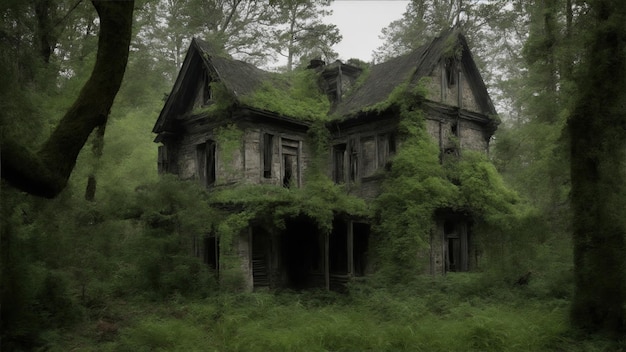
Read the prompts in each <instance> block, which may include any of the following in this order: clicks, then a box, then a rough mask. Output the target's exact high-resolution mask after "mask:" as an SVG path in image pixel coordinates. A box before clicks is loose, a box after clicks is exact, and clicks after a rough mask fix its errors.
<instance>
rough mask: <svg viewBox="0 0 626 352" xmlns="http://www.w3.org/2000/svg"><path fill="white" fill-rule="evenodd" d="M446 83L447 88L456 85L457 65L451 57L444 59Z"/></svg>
mask: <svg viewBox="0 0 626 352" xmlns="http://www.w3.org/2000/svg"><path fill="white" fill-rule="evenodd" d="M445 67H446V83H448V88H450V87H454V85H456V80H457V75H458V71H457V65H456V61H455V60H454V59H453V58H448V59H446V64H445Z"/></svg>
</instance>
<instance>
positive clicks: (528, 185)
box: [0, 0, 626, 351]
mask: <svg viewBox="0 0 626 352" xmlns="http://www.w3.org/2000/svg"><path fill="white" fill-rule="evenodd" d="M95 3H97V2H95ZM329 4H330V1H327V0H274V1H262V0H259V1H246V0H210V1H206V0H159V1H136V2H135V3H134V13H133V26H132V30H133V33H132V37H131V38H132V39H131V43H130V46H129V56H128V63H127V66H126V69H125V74H124V78H123V81H122V83H121V88H120V90H119V92H118V93H117V96H116V98H115V102H114V104H113V106H112V108H111V110H110V113H109V114H108V117H107V119H105V121H107V120H108V122H106V123H100V124H98V125H97V126H96V127H95V128H93V133H91V136H90V137H89V139H88V140H87V142H86V144H85V145H84V147H83V148H82V150H81V151H80V154H79V155H78V158H77V160H76V164H75V166H74V167H73V171H72V173H71V177H70V178H69V181H68V183H67V186H66V187H65V188H64V189H63V191H62V192H61V193H60V194H58V195H57V196H55V197H54V198H52V199H46V198H40V197H36V196H32V195H30V194H28V193H27V192H22V191H20V190H19V189H18V188H16V187H14V185H12V184H10V183H8V182H5V181H3V183H2V187H1V190H0V196H1V202H2V209H1V213H2V220H1V236H2V237H1V256H2V257H1V260H2V277H1V280H2V284H1V294H2V302H1V304H2V305H1V311H0V313H1V317H0V318H1V323H2V326H1V338H2V340H1V345H0V348H1V349H2V350H3V351H4V350H6V351H11V350H52V351H56V350H58V351H65V350H94V351H100V350H103V351H107V350H116V351H119V350H156V349H161V350H181V351H182V350H185V351H188V350H246V351H254V350H259V351H261V350H263V351H267V350H290V351H291V350H308V351H310V350H428V351H437V350H441V351H449V350H476V351H486V350H493V351H500V350H519V351H528V350H556V351H564V350H567V351H572V350H580V351H593V350H597V351H602V350H614V349H619V348H623V347H624V346H622V345H621V342H620V341H622V340H623V336H624V335H623V332H624V327H625V326H626V325H625V322H624V312H623V305H624V297H625V296H626V291H625V288H624V285H623V282H624V270H625V268H624V264H625V263H624V259H623V258H621V257H623V253H624V252H623V251H624V249H625V248H624V234H625V231H624V226H626V224H624V218H626V217H624V215H626V214H624V209H626V207H624V204H623V202H624V200H623V199H622V198H624V197H623V194H624V189H623V187H624V185H623V184H622V183H623V182H622V180H623V177H622V175H623V163H624V161H626V158H624V157H625V155H624V153H623V150H624V145H623V143H624V140H625V138H624V137H625V136H624V130H625V129H624V123H625V122H626V121H625V117H626V114H625V113H624V112H623V111H622V110H623V107H624V102H625V100H624V99H625V97H624V93H623V89H622V87H623V83H624V80H625V79H626V71H625V67H626V64H625V62H626V47H625V43H626V9H625V7H626V5H624V4H622V3H621V2H620V1H618V0H614V1H608V0H603V1H601V0H596V1H582V0H544V1H517V0H493V1H470V0H467V1H436V0H413V1H411V2H410V3H409V5H408V7H407V9H406V12H405V14H404V15H403V18H402V19H399V20H398V21H394V22H392V23H390V24H389V26H388V27H386V28H385V29H384V30H383V33H382V35H383V37H384V39H385V44H384V45H383V46H381V47H380V48H379V49H378V50H377V51H376V53H375V60H376V61H382V60H385V59H387V58H390V57H394V56H397V55H400V54H402V53H405V52H407V51H409V50H410V49H412V48H414V47H416V46H419V45H421V44H424V43H426V42H427V41H428V40H430V39H432V38H433V37H434V36H436V35H437V34H439V33H440V32H441V31H442V30H444V29H447V28H449V27H450V26H452V25H454V24H456V25H458V26H460V27H461V28H462V29H463V31H464V33H465V34H466V36H467V37H468V40H469V42H470V47H471V49H472V51H473V54H474V59H475V60H476V61H477V62H478V64H479V66H480V71H481V72H482V74H483V77H484V79H485V81H486V83H487V85H488V87H489V91H490V93H491V95H492V99H493V100H494V102H495V104H496V106H497V109H498V111H499V114H500V119H501V120H502V123H501V124H500V126H499V129H498V131H497V133H496V136H495V138H494V140H493V141H492V150H491V154H490V159H491V162H492V163H493V164H494V165H495V166H496V167H497V169H498V171H499V172H500V173H501V175H502V176H503V178H504V180H505V181H506V183H507V184H508V186H509V187H510V188H511V189H514V190H515V191H516V192H517V193H518V197H519V200H520V202H521V203H522V204H523V205H524V209H525V212H524V215H523V216H522V217H520V218H519V219H518V221H516V222H515V223H514V224H513V223H512V224H510V225H511V228H509V229H505V230H503V231H502V232H501V233H498V234H496V235H495V236H492V237H491V238H495V239H496V240H495V241H493V243H491V244H490V253H491V254H490V256H489V258H488V263H486V264H485V265H482V266H481V267H480V270H478V272H475V273H464V274H461V273H458V274H450V275H447V276H446V277H435V278H433V277H423V276H418V275H416V276H415V277H409V278H407V279H406V281H405V282H401V283H397V282H396V283H394V284H393V285H391V284H390V283H389V282H388V281H386V280H385V278H384V277H380V276H374V277H373V278H371V279H369V280H367V281H364V282H356V283H354V284H352V285H351V286H350V287H349V290H348V293H344V294H336V293H331V292H316V291H313V292H261V293H259V292H257V293H237V292H234V291H233V290H229V288H228V287H223V286H219V285H218V283H217V282H216V280H215V277H214V275H213V274H212V273H211V272H210V270H209V269H208V267H206V266H205V265H203V264H202V263H201V262H200V261H199V260H198V259H197V258H194V257H191V256H189V255H188V246H189V242H190V241H191V240H192V239H191V237H190V236H189V234H190V233H202V232H206V231H207V229H206V228H205V227H206V223H204V222H203V221H202V220H201V219H202V216H206V214H209V213H210V209H208V208H207V206H206V202H205V198H204V197H205V194H204V191H203V190H202V189H199V186H198V185H196V184H194V183H188V182H180V181H177V180H174V179H172V178H170V177H159V176H158V173H157V169H156V168H157V162H156V145H155V144H154V143H153V142H152V140H153V138H154V136H153V135H152V134H151V130H152V126H153V124H154V122H155V120H156V118H157V116H158V114H159V111H160V109H161V108H162V106H163V102H164V98H165V97H166V95H167V94H168V92H169V91H170V89H171V87H172V85H173V81H174V79H175V78H176V75H177V72H178V69H179V68H180V66H181V63H182V60H183V58H184V54H185V52H186V49H187V46H188V44H189V42H190V40H191V38H192V37H194V36H198V37H201V38H204V39H206V40H207V41H209V42H210V43H212V45H214V46H215V50H218V51H220V52H222V53H223V54H224V55H231V56H233V57H235V58H238V59H241V60H245V61H249V62H252V63H254V64H257V65H261V66H264V67H268V68H270V67H271V68H272V69H273V70H279V71H292V70H298V69H300V68H301V67H302V65H303V63H307V62H308V60H309V59H311V58H313V57H322V58H324V59H326V60H327V61H328V60H333V59H335V58H336V53H334V52H333V50H332V46H333V44H335V43H337V42H338V41H339V40H340V39H341V33H339V31H338V30H337V28H336V27H335V26H333V25H328V24H325V23H323V22H322V18H323V17H324V16H326V15H328V5H329ZM0 13H1V14H2V16H1V17H0V77H3V79H2V81H1V82H0V117H1V125H0V128H1V131H0V132H1V135H0V138H1V139H2V146H3V148H5V146H10V145H11V143H14V144H15V143H17V144H19V145H20V146H23V147H25V148H26V149H29V150H42V149H46V148H45V147H46V146H47V144H46V141H47V140H48V138H49V136H50V135H51V134H53V131H54V130H55V128H56V127H57V126H59V125H60V124H61V118H62V117H63V116H64V115H66V114H67V112H68V111H70V110H71V109H70V107H72V106H73V104H74V103H75V100H76V99H77V97H79V96H80V95H79V94H80V90H81V88H82V87H83V86H84V85H85V82H87V81H88V78H89V77H90V73H91V70H92V68H93V67H94V63H95V62H96V57H97V54H98V33H99V29H100V24H101V22H100V20H101V17H99V12H96V10H95V9H94V6H93V5H92V3H91V2H88V1H81V0H30V1H18V0H9V1H3V2H2V3H0ZM364 40H366V39H364ZM279 58H281V61H280V62H281V63H283V62H284V63H285V64H284V66H281V67H276V63H277V62H278V61H277V59H279ZM9 142H11V143H9ZM7 148H8V147H7ZM39 155H46V154H45V153H44V154H39ZM4 160H5V159H4V158H3V163H4ZM51 160H52V159H51ZM625 199H626V198H625ZM164 209H166V210H167V211H164ZM616 307H617V308H616Z"/></svg>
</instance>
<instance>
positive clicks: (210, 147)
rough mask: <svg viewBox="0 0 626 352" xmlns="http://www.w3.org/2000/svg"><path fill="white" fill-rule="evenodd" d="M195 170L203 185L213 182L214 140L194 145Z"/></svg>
mask: <svg viewBox="0 0 626 352" xmlns="http://www.w3.org/2000/svg"><path fill="white" fill-rule="evenodd" d="M196 171H197V173H198V179H199V180H200V183H201V184H202V185H204V186H210V185H212V184H214V183H215V142H214V141H211V140H209V141H206V142H205V143H201V144H198V145H197V146H196Z"/></svg>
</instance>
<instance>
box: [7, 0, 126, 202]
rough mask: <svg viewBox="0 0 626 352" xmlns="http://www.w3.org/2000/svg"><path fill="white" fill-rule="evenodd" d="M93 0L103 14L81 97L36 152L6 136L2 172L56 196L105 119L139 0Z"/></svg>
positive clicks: (32, 188)
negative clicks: (95, 53) (82, 150)
mask: <svg viewBox="0 0 626 352" xmlns="http://www.w3.org/2000/svg"><path fill="white" fill-rule="evenodd" d="M92 4H93V6H94V8H95V9H96V11H97V13H98V16H99V19H100V32H99V39H98V53H97V57H96V63H95V65H94V68H93V71H92V74H91V76H90V77H89V79H88V80H87V82H86V83H85V85H84V86H83V88H82V90H81V92H80V94H79V96H78V98H77V99H76V100H75V102H74V104H73V105H72V106H71V107H70V108H69V110H68V111H67V112H66V113H65V115H64V116H63V118H62V119H61V121H60V122H59V123H58V125H57V126H56V127H55V129H54V131H53V132H52V134H51V135H50V137H49V138H48V139H47V140H46V141H45V142H44V143H43V145H42V146H41V147H40V149H39V150H38V151H37V152H36V153H33V152H32V151H31V150H29V149H28V148H27V147H26V146H25V145H24V144H23V143H20V142H19V141H16V140H12V139H5V140H2V156H1V162H2V178H3V179H4V180H6V181H8V182H9V183H11V184H12V185H13V186H15V187H16V188H18V189H21V190H23V191H25V192H28V193H31V194H33V195H37V196H45V197H54V196H56V195H57V194H58V193H59V192H61V190H63V188H65V185H66V184H67V181H68V179H69V176H70V174H71V172H72V170H73V168H74V165H75V163H76V158H77V157H78V153H79V152H80V150H81V149H82V147H83V146H84V144H85V142H86V141H87V138H88V137H89V135H90V134H91V132H92V131H93V130H94V129H95V128H97V127H98V126H101V125H104V124H106V122H107V119H108V115H109V111H110V109H111V106H112V105H113V100H114V98H115V96H116V94H117V92H118V90H119V88H120V85H121V83H122V78H123V76H124V72H125V69H126V64H127V61H128V52H129V46H130V40H131V36H132V18H133V7H134V1H98V0H94V1H92ZM2 120H3V121H4V120H6V117H5V116H3V117H2Z"/></svg>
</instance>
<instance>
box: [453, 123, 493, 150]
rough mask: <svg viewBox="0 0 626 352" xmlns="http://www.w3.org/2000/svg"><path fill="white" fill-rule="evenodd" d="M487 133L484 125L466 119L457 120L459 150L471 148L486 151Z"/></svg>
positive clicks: (487, 146) (487, 144)
mask: <svg viewBox="0 0 626 352" xmlns="http://www.w3.org/2000/svg"><path fill="white" fill-rule="evenodd" d="M488 135H489V134H488V133H486V132H485V127H483V126H481V125H480V124H478V123H476V122H472V121H467V120H460V121H459V142H460V147H461V150H473V151H477V152H483V153H486V152H487V151H488V150H489V139H490V137H488Z"/></svg>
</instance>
